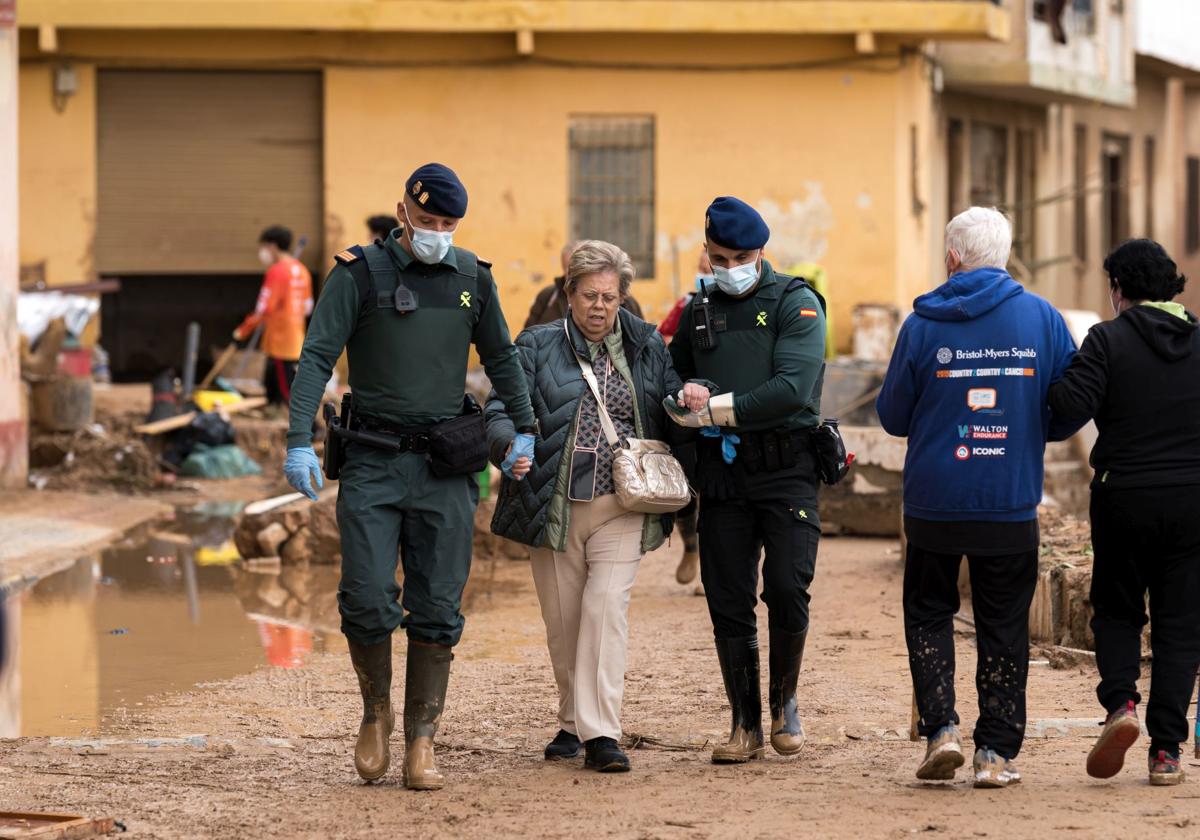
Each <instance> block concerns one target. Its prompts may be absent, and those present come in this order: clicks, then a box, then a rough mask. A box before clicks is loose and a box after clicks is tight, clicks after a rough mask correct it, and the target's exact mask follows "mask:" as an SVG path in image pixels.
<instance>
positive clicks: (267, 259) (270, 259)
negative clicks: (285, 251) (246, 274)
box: [258, 245, 275, 266]
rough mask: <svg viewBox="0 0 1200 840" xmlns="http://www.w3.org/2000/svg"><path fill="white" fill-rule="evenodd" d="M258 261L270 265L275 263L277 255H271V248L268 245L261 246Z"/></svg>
mask: <svg viewBox="0 0 1200 840" xmlns="http://www.w3.org/2000/svg"><path fill="white" fill-rule="evenodd" d="M258 261H259V262H260V263H262V264H263V265H266V266H270V265H273V264H274V263H275V257H274V256H272V255H271V249H270V248H268V247H267V246H266V245H262V246H259V249H258Z"/></svg>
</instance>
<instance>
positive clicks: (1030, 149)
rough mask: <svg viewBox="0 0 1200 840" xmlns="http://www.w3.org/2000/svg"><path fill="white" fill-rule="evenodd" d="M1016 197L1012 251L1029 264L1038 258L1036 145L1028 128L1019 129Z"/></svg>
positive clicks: (1014, 198) (1014, 199)
mask: <svg viewBox="0 0 1200 840" xmlns="http://www.w3.org/2000/svg"><path fill="white" fill-rule="evenodd" d="M1016 139H1017V171H1016V195H1015V196H1014V197H1013V214H1012V221H1013V252H1014V253H1015V254H1016V255H1017V257H1018V258H1019V259H1021V260H1022V261H1023V262H1024V263H1025V264H1026V265H1030V264H1032V263H1033V261H1034V259H1035V258H1036V256H1037V146H1036V143H1035V141H1034V134H1033V132H1032V131H1030V130H1028V129H1018V130H1017V138H1016Z"/></svg>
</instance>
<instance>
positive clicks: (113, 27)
mask: <svg viewBox="0 0 1200 840" xmlns="http://www.w3.org/2000/svg"><path fill="white" fill-rule="evenodd" d="M18 16H19V17H18V20H19V25H20V27H21V69H20V125H19V131H20V134H19V143H20V221H21V240H20V254H21V263H22V266H23V269H24V270H25V271H26V273H27V275H28V276H31V277H32V276H39V275H40V276H41V277H43V278H44V279H45V280H46V281H47V282H49V283H51V284H64V283H74V282H79V281H82V280H89V279H93V278H95V277H97V276H119V277H121V278H122V280H123V281H124V283H125V286H124V288H123V290H122V291H121V292H120V293H118V294H117V295H115V296H113V297H115V298H117V301H116V302H115V303H114V304H113V305H112V306H110V305H109V302H106V306H108V307H109V308H110V309H112V310H113V312H109V311H108V310H107V309H106V316H105V317H106V320H105V325H106V330H108V331H110V332H111V331H112V329H113V327H114V326H115V328H117V329H121V330H127V329H134V328H136V326H137V324H138V323H139V322H142V321H145V320H146V318H147V317H149V316H148V314H147V313H155V312H157V313H158V316H157V317H158V320H159V321H170V320H171V319H172V318H174V319H176V320H178V319H180V318H183V319H186V318H188V317H189V311H190V312H191V314H192V315H193V316H194V314H195V312H197V311H200V312H207V313H208V314H207V315H206V316H205V317H207V318H208V322H206V323H209V322H211V323H213V324H219V323H222V322H221V321H220V313H219V312H216V311H215V310H214V309H213V307H214V306H215V305H217V304H219V305H221V306H223V307H224V308H225V309H227V310H228V316H227V318H226V320H227V321H228V326H229V327H230V328H232V326H233V325H234V324H235V323H236V321H237V320H238V318H239V317H240V315H241V314H242V308H243V307H244V306H249V305H250V304H251V303H252V300H253V296H252V295H253V288H251V287H252V286H253V281H254V277H255V275H257V273H258V272H259V271H260V269H259V268H258V266H257V263H256V259H255V253H256V239H257V234H258V230H259V229H260V228H261V227H262V226H265V225H267V224H272V223H281V224H286V225H289V226H292V227H293V228H295V229H296V231H297V233H298V234H302V235H305V236H306V237H307V238H308V247H307V249H306V251H305V254H304V259H305V261H306V262H308V263H309V264H310V265H311V266H312V268H313V269H314V274H316V275H318V276H319V275H321V274H323V273H324V271H325V270H326V268H327V267H328V264H329V260H330V257H331V255H332V254H333V253H335V252H336V251H338V250H340V249H341V248H344V247H346V246H348V245H350V244H353V243H355V242H361V241H364V239H365V238H366V230H365V227H364V220H365V218H366V217H367V216H368V215H371V214H375V213H380V212H387V211H389V210H392V209H393V208H394V207H395V204H396V201H397V199H398V197H399V195H400V193H401V190H402V187H403V183H404V179H405V177H406V176H407V175H408V173H409V172H410V171H411V170H412V169H413V168H415V167H416V166H417V165H419V164H421V163H424V162H426V161H429V160H438V161H441V162H444V163H446V164H448V165H450V166H452V167H453V168H454V169H456V170H457V172H458V173H459V175H460V176H461V177H462V178H463V180H464V182H465V183H466V185H467V187H468V190H469V192H470V208H469V211H468V216H467V218H466V220H465V221H464V223H463V225H462V227H461V228H460V233H459V234H458V236H457V237H456V241H457V242H458V243H460V244H462V245H463V246H465V247H468V248H470V249H472V250H474V251H476V252H477V253H478V254H480V255H481V256H482V257H484V258H486V259H488V260H490V261H492V262H493V263H494V265H495V273H496V277H497V281H498V283H499V286H500V291H501V294H502V300H503V306H504V311H505V314H506V316H507V318H508V321H509V324H510V326H512V327H513V328H514V331H515V329H516V328H519V326H520V325H521V323H523V321H524V316H525V313H526V311H527V310H528V307H529V304H530V303H531V301H532V299H533V297H534V295H535V294H536V293H537V291H538V290H539V289H540V288H541V287H542V286H544V285H545V284H546V283H548V282H549V281H550V279H551V278H552V277H553V276H554V275H555V274H556V273H558V252H559V249H560V248H561V246H562V245H563V243H564V242H566V241H568V240H570V239H572V238H576V237H579V236H603V237H605V238H611V239H613V241H616V242H617V244H619V245H622V246H623V247H624V248H625V249H626V250H628V251H629V252H630V253H631V255H634V256H635V259H637V260H638V262H639V268H640V270H639V274H640V275H641V277H640V279H639V280H638V281H637V282H636V283H635V285H634V288H633V293H634V295H635V296H636V297H637V298H638V300H639V301H640V302H641V303H642V304H643V307H644V308H645V310H646V314H647V317H648V319H650V320H657V319H658V318H661V316H662V315H663V314H665V313H666V312H667V310H668V309H669V308H670V306H671V304H672V302H673V301H674V299H675V298H676V297H677V296H678V295H679V294H680V293H681V292H682V291H685V290H686V289H687V288H689V287H690V286H691V284H692V277H693V275H694V273H695V263H696V258H697V255H698V253H699V249H700V246H701V244H702V242H703V231H702V225H703V214H704V209H705V207H706V206H707V204H708V202H709V201H710V200H711V199H712V198H713V197H714V196H717V195H722V194H732V195H737V196H739V197H741V198H743V199H745V200H747V201H749V202H750V203H752V204H754V205H756V206H757V207H758V208H759V209H760V210H761V211H762V212H763V214H764V216H765V217H766V219H767V221H768V223H769V224H770V226H771V228H772V239H771V242H770V243H769V246H768V257H769V258H771V259H773V260H774V261H775V262H776V264H777V265H791V264H794V263H797V262H816V263H819V264H821V265H822V266H823V267H824V268H825V270H826V272H827V275H828V277H829V288H830V299H831V303H832V307H833V318H834V323H835V324H836V325H837V327H838V343H839V344H840V345H842V346H843V347H844V346H846V345H848V343H849V336H848V332H847V330H848V327H849V324H850V318H849V317H848V315H849V312H850V309H851V307H852V306H853V305H854V304H856V303H859V302H863V301H872V302H883V303H895V304H897V305H901V306H904V305H907V303H908V301H910V300H911V298H912V297H913V295H914V294H916V293H918V292H920V291H922V290H924V289H926V288H928V287H929V285H930V283H931V282H932V280H934V279H935V278H936V275H937V273H938V272H939V270H940V262H941V259H940V250H939V242H940V229H941V225H942V224H944V219H941V218H933V215H932V210H931V197H930V195H931V190H932V189H933V185H934V183H935V177H934V173H933V172H932V171H931V169H932V161H933V160H935V158H936V156H937V149H938V144H939V143H940V139H939V137H938V136H937V126H936V109H935V107H934V98H935V97H936V92H935V85H936V83H937V82H938V80H937V78H936V73H935V72H934V66H933V64H932V63H931V62H930V61H929V60H928V58H927V55H926V52H927V50H928V45H929V44H930V42H931V41H936V40H970V41H1003V40H1004V39H1005V38H1006V37H1007V34H1008V28H1009V20H1008V14H1007V12H1006V11H1004V10H1003V9H1001V8H999V7H997V6H996V5H994V4H992V3H990V2H982V0H955V1H952V0H945V1H943V0H874V1H873V2H866V1H865V0H864V2H847V1H846V0H829V1H828V2H822V0H731V2H723V3H713V2H706V1H705V0H696V2H692V1H691V0H625V1H624V2H616V1H615V0H458V1H457V2H435V1H434V0H428V1H427V2H407V0H343V2H316V0H279V1H278V2H265V1H263V2H258V1H257V0H239V2H224V0H211V1H210V2H202V1H201V0H194V1H193V0H171V2H160V3H134V2H122V1H121V0H92V1H91V2H67V1H66V0H63V1H62V2H54V1H53V0H21V2H19V3H18ZM172 74H175V75H172ZM185 77H186V78H185ZM172 85H179V87H172ZM273 92H279V96H278V97H276V96H273ZM285 93H286V96H287V97H293V98H292V99H289V100H287V102H286V103H285V104H286V106H287V107H284V106H283V105H280V102H282V101H283V99H284V94H285ZM233 100H236V101H239V102H242V103H243V104H245V103H252V104H253V107H252V109H251V110H250V111H249V112H247V113H248V114H249V115H250V116H246V115H242V116H238V115H237V114H232V115H231V114H230V113H225V112H220V113H218V111H219V110H220V108H221V103H222V102H224V103H229V102H230V101H233ZM254 103H256V104H254ZM287 103H291V104H287ZM276 107H278V108H279V109H280V110H279V111H278V113H276V111H275V110H273V109H275V108H276ZM181 114H182V116H181ZM254 114H261V115H263V116H262V118H261V120H258V119H256V118H255V117H254V116H253V115H254ZM297 114H300V115H301V116H302V117H303V119H310V117H309V116H305V115H310V114H311V115H316V116H313V117H311V119H312V121H313V123H314V124H313V125H311V126H310V125H307V124H305V125H301V124H300V122H303V120H300V122H297V121H296V120H297V119H299V118H297V117H296V115H297ZM252 123H253V124H254V125H253V128H252V130H251V129H247V125H248V124H252ZM285 124H286V126H285ZM276 127H280V128H279V131H278V132H276V131H275V129H276ZM235 135H237V137H240V138H241V139H237V138H236V137H235ZM156 138H157V139H156ZM161 138H167V139H161ZM170 138H176V139H175V140H170ZM225 144H231V145H225ZM237 144H241V145H237ZM166 147H169V148H166ZM176 147H178V148H180V149H182V148H184V147H186V148H187V149H189V150H191V151H189V152H188V153H187V154H184V153H182V152H180V153H179V154H178V155H177V156H176V157H175V158H172V157H171V149H174V148H176ZM226 149H227V150H226ZM206 155H208V156H209V157H206ZM214 155H215V157H214ZM222 155H223V156H222ZM189 167H191V168H195V169H199V170H201V171H200V172H199V173H198V174H197V173H196V172H191V173H188V172H186V171H185V170H187V169H188V168H189ZM281 167H283V168H281ZM288 167H290V168H288ZM143 173H144V177H143V175H142V174H143ZM147 182H152V183H147ZM283 182H286V183H283ZM281 183H283V185H282V186H281ZM277 188H278V189H277ZM134 197H136V198H134ZM131 204H132V205H135V206H130V205H131ZM268 214H271V215H268ZM234 223H236V225H234ZM230 225H234V226H232V227H230ZM235 275H237V276H243V277H245V278H246V279H245V283H244V285H245V286H246V287H247V288H249V289H250V291H249V297H248V298H247V297H246V294H247V292H246V290H245V288H242V287H241V286H236V287H235V286H231V285H229V284H228V283H227V282H226V280H227V279H228V277H231V276H235ZM222 278H225V279H222ZM137 295H141V296H142V297H143V298H145V300H144V301H143V305H134V304H135V302H136V299H137V297H136V296H137ZM122 296H127V301H130V303H129V304H128V306H126V307H125V309H124V311H122V310H121V306H120V305H118V304H119V303H120V299H121V298H122ZM155 299H158V300H160V301H161V303H162V305H161V307H159V308H158V309H155V308H154V306H152V305H151V304H153V303H154V300H155ZM193 300H194V303H192V304H187V303H186V302H187V301H193ZM206 307H207V308H206ZM176 310H181V311H178V312H177V311H176ZM110 316H111V320H110ZM214 329H217V327H214ZM177 334H178V333H173V336H174V335H177ZM210 335H211V333H210ZM173 336H172V337H171V341H174V340H175V339H174V337H173ZM209 340H211V341H214V342H215V341H217V340H220V341H224V340H225V337H224V335H220V336H219V337H218V338H210V339H209ZM102 341H104V342H105V343H106V345H107V344H108V342H109V337H108V336H105V337H103V338H102ZM150 343H152V341H151V342H150ZM172 349H173V345H172ZM123 358H126V359H131V358H133V350H127V351H126V352H125V353H124V356H123ZM114 362H116V359H114ZM131 364H133V363H132V362H131ZM135 367H136V365H135Z"/></svg>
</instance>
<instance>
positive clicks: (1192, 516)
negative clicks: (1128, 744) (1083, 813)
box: [1091, 486, 1200, 753]
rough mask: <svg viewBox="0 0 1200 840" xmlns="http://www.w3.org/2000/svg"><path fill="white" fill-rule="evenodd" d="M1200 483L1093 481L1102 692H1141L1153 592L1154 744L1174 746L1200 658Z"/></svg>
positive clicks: (1106, 702) (1115, 703)
mask: <svg viewBox="0 0 1200 840" xmlns="http://www.w3.org/2000/svg"><path fill="white" fill-rule="evenodd" d="M1198 509H1200V486H1191V487H1146V488H1137V489H1128V490H1105V489H1100V488H1096V489H1094V490H1093V491H1092V507H1091V516H1092V545H1093V546H1094V547H1095V552H1096V559H1095V564H1094V565H1093V567H1092V591H1091V600H1092V607H1093V608H1094V609H1095V611H1096V612H1095V616H1094V617H1093V618H1092V632H1093V633H1095V635H1096V665H1097V667H1098V668H1099V669H1100V685H1099V687H1098V688H1097V689H1096V694H1097V696H1098V697H1099V699H1100V703H1101V704H1102V705H1103V706H1104V708H1105V709H1106V710H1108V711H1110V712H1111V711H1113V710H1114V709H1116V708H1118V707H1120V706H1122V705H1124V704H1125V703H1126V702H1127V701H1129V700H1132V701H1133V702H1134V703H1138V702H1141V699H1142V697H1141V695H1140V694H1139V693H1138V690H1137V679H1138V676H1139V672H1140V671H1141V657H1142V628H1143V627H1145V626H1146V595H1147V594H1149V596H1150V648H1151V651H1152V653H1153V656H1154V664H1153V665H1152V666H1151V674H1150V702H1149V703H1148V704H1147V705H1146V729H1147V730H1149V732H1150V739H1151V741H1150V747H1151V751H1152V752H1156V751H1157V750H1160V749H1164V750H1168V751H1170V752H1171V753H1178V751H1179V744H1180V742H1182V741H1186V740H1187V736H1188V721H1187V712H1188V705H1189V704H1190V702H1191V698H1192V687H1193V686H1194V685H1195V684H1196V668H1197V666H1198V665H1200V525H1198V524H1197V521H1196V511H1197V510H1198Z"/></svg>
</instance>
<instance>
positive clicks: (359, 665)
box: [348, 636, 396, 782]
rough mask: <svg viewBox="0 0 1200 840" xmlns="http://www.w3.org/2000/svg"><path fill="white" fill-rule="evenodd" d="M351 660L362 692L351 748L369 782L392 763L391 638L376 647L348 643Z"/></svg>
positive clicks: (358, 768) (393, 723) (364, 777)
mask: <svg viewBox="0 0 1200 840" xmlns="http://www.w3.org/2000/svg"><path fill="white" fill-rule="evenodd" d="M348 644H349V647H350V661H351V662H352V663H353V664H354V673H355V674H356V675H357V676H358V690H359V691H361V692H362V699H363V717H362V723H361V724H360V725H359V727H358V741H357V743H355V745H354V769H355V770H357V771H358V775H359V776H361V777H362V778H363V779H365V780H366V781H368V782H373V781H375V780H376V779H379V778H381V777H382V776H383V774H384V773H386V772H387V769H388V765H389V764H390V763H391V754H390V750H389V748H388V739H389V738H390V737H391V734H392V730H393V729H394V728H395V726H396V718H395V715H393V713H392V637H391V636H388V638H387V640H386V641H383V642H380V643H379V644H375V645H360V644H358V643H357V642H350V641H348Z"/></svg>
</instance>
